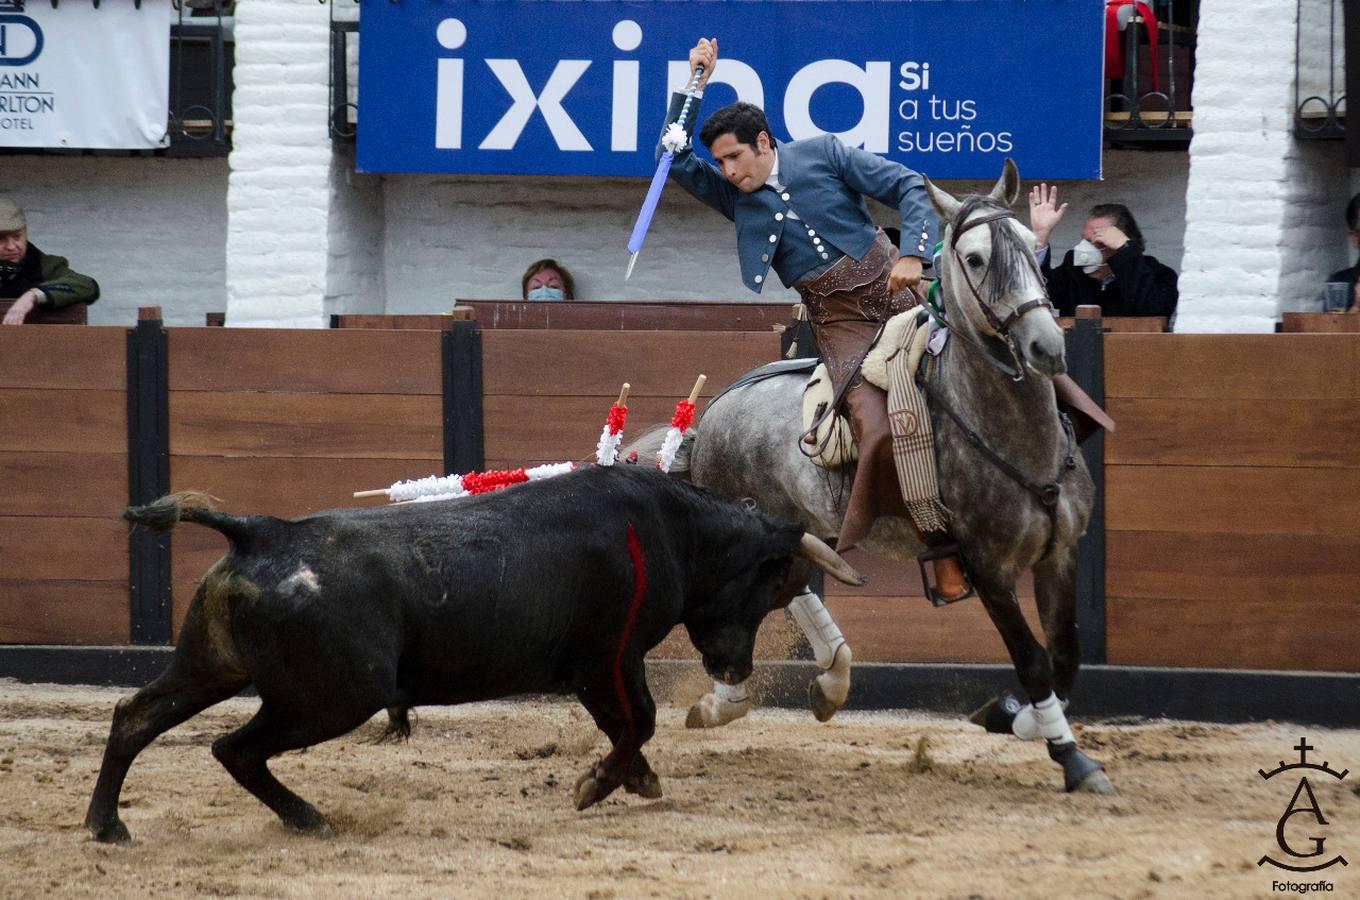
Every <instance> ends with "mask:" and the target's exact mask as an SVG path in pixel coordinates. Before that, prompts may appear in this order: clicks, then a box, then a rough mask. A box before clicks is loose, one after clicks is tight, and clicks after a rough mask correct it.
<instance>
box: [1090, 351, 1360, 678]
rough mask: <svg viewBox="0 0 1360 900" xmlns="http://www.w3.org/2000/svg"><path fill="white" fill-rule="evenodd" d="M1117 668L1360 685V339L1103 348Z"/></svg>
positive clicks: (1109, 577)
mask: <svg viewBox="0 0 1360 900" xmlns="http://www.w3.org/2000/svg"><path fill="white" fill-rule="evenodd" d="M1105 394H1106V400H1107V406H1108V409H1109V411H1110V414H1111V415H1112V416H1113V417H1114V419H1115V421H1116V422H1118V425H1119V430H1118V431H1117V432H1116V433H1115V434H1113V435H1110V436H1108V437H1107V439H1106V444H1105V488H1106V503H1105V510H1106V520H1105V526H1106V604H1107V615H1108V623H1109V627H1108V635H1109V648H1108V652H1109V661H1110V662H1111V663H1123V664H1128V665H1174V666H1211V667H1215V666H1216V667H1227V668H1251V669H1273V668H1280V669H1309V670H1330V671H1342V672H1356V671H1360V336H1353V335H1310V334H1281V335H1134V334H1127V335H1118V334H1117V335H1107V336H1106V340H1105Z"/></svg>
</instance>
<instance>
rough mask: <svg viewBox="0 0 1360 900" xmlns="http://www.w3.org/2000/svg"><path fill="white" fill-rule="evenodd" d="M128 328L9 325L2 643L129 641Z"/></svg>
mask: <svg viewBox="0 0 1360 900" xmlns="http://www.w3.org/2000/svg"><path fill="white" fill-rule="evenodd" d="M126 334H127V332H126V331H125V330H124V329H121V328H70V327H64V326H55V325H25V326H23V327H22V328H0V484H3V485H4V488H3V490H0V643H30V644H37V643H63V644H121V643H125V642H126V641H127V639H128V542H127V527H126V526H125V525H124V524H123V522H122V521H120V520H119V519H118V511H119V510H120V509H121V508H122V507H123V506H124V505H125V504H126V503H127V496H128V487H127V480H128V460H127V447H128V442H127V424H128V419H127V416H128V401H127V392H126V391H127V380H126V370H127V352H128V351H127V338H126Z"/></svg>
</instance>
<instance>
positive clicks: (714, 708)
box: [685, 694, 751, 728]
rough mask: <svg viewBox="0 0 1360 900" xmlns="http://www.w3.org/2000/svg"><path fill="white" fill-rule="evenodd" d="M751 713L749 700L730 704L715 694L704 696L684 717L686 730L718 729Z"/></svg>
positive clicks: (730, 702) (729, 701)
mask: <svg viewBox="0 0 1360 900" xmlns="http://www.w3.org/2000/svg"><path fill="white" fill-rule="evenodd" d="M750 711H751V701H750V700H749V699H746V700H740V701H737V702H735V703H734V702H732V701H731V700H723V699H721V698H719V697H718V695H717V694H704V695H703V696H702V697H700V698H699V702H698V703H696V704H694V705H693V706H691V707H690V708H689V713H687V714H686V715H685V727H686V728H719V727H721V726H723V725H726V724H727V723H728V722H735V721H736V720H737V719H740V718H741V717H742V716H744V715H746V714H747V713H748V712H750Z"/></svg>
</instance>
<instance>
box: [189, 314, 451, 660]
mask: <svg viewBox="0 0 1360 900" xmlns="http://www.w3.org/2000/svg"><path fill="white" fill-rule="evenodd" d="M439 341H440V335H439V333H438V332H430V331H324V330H318V331H310V330H302V329H299V330H277V331H276V330H265V329H237V328H228V329H219V328H211V329H210V328H172V329H169V340H168V343H169V359H170V370H169V388H170V487H171V490H176V491H180V490H186V489H197V490H204V491H207V492H208V493H210V494H213V495H214V496H217V497H219V498H221V500H222V504H221V505H222V508H223V509H226V510H228V511H243V512H244V511H248V512H252V513H265V514H270V515H276V516H287V517H292V516H300V515H305V514H308V513H313V512H317V511H318V510H322V509H331V508H334V507H338V506H352V505H353V504H354V502H355V501H354V499H353V498H352V497H351V494H352V493H353V492H354V491H355V490H359V489H363V488H371V487H386V486H387V485H389V484H391V483H392V482H394V481H398V480H400V479H403V478H411V477H421V476H424V475H429V474H437V473H439V472H440V471H441V470H442V465H443V427H442V422H443V412H442V407H441V400H440V397H441V392H442V377H441V368H440V344H439ZM172 547H173V554H172V570H171V571H172V573H173V589H172V593H173V622H174V629H175V632H176V633H178V631H179V626H180V623H181V622H182V621H183V616H184V611H185V609H186V608H187V606H188V603H189V600H190V599H191V598H192V596H193V590H194V586H195V585H196V584H197V581H198V579H199V578H200V577H201V576H202V575H203V573H204V572H205V571H206V570H207V568H208V567H209V566H210V565H212V563H213V561H215V560H216V559H217V558H218V557H219V556H221V555H222V552H223V550H224V549H225V548H226V542H225V540H224V539H223V538H222V537H221V535H218V534H217V533H215V532H213V531H210V530H208V529H205V528H180V529H178V530H176V531H175V534H174V538H173V543H172Z"/></svg>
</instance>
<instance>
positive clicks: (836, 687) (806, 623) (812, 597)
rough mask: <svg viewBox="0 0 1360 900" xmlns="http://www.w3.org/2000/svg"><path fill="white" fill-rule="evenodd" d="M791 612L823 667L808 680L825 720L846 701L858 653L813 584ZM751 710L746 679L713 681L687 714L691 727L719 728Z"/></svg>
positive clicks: (811, 696)
mask: <svg viewBox="0 0 1360 900" xmlns="http://www.w3.org/2000/svg"><path fill="white" fill-rule="evenodd" d="M789 612H791V613H792V614H793V619H794V621H795V622H797V623H798V627H799V628H801V629H802V630H803V634H804V635H806V636H807V639H808V644H809V645H810V646H811V647H812V654H813V658H814V659H816V661H817V665H818V666H820V667H821V668H822V670H823V671H822V674H820V675H818V676H817V677H816V678H814V679H813V680H812V681H811V682H810V683H809V684H808V705H809V706H810V707H811V708H812V714H813V715H814V716H816V717H817V721H819V722H825V721H827V720H828V719H830V718H831V717H832V716H834V715H835V714H836V710H838V709H840V708H841V706H843V705H844V704H845V700H846V697H848V696H849V694H850V664H851V662H852V661H853V659H854V655H853V654H852V653H851V652H850V645H849V644H847V643H846V642H845V636H844V635H842V634H841V630H840V628H838V627H837V626H836V623H835V622H834V621H832V619H831V613H830V612H828V611H827V608H826V606H825V605H823V604H822V598H821V597H818V596H817V594H816V592H814V591H813V590H811V589H810V588H807V587H804V588H803V592H802V593H801V594H799V595H798V596H796V597H794V598H793V600H792V601H790V603H789ZM750 711H751V696H750V693H749V692H748V691H747V688H746V682H744V681H743V682H742V683H741V684H736V685H726V684H723V683H722V682H720V681H715V682H713V690H712V691H711V692H709V693H707V694H704V695H703V696H702V697H700V698H699V700H698V702H697V703H695V704H694V705H693V706H691V707H690V709H689V714H688V715H687V716H686V717H685V727H687V728H717V727H719V726H722V725H726V724H727V723H728V722H734V721H736V720H737V719H740V718H741V717H742V716H744V715H746V714H747V713H748V712H750Z"/></svg>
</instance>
